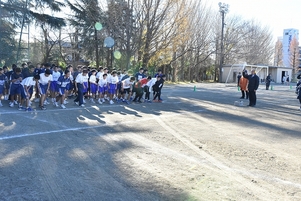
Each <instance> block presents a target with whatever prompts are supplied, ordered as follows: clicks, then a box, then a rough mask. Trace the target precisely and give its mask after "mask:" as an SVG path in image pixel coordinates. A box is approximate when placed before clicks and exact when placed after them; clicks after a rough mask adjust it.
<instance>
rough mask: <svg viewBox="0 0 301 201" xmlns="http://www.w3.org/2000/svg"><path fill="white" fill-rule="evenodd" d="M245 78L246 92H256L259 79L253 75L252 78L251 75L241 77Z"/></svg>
mask: <svg viewBox="0 0 301 201" xmlns="http://www.w3.org/2000/svg"><path fill="white" fill-rule="evenodd" d="M243 76H244V77H245V78H247V79H248V80H249V84H248V90H249V91H254V90H257V89H258V87H259V77H258V76H257V75H256V74H255V75H254V76H253V75H252V74H251V75H243Z"/></svg>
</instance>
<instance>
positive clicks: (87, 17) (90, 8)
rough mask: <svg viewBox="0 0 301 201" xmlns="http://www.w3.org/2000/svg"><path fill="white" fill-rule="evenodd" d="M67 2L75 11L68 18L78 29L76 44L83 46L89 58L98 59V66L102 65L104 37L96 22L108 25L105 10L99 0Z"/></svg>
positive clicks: (84, 52)
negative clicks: (101, 48)
mask: <svg viewBox="0 0 301 201" xmlns="http://www.w3.org/2000/svg"><path fill="white" fill-rule="evenodd" d="M67 4H68V6H69V7H70V9H71V10H72V12H73V15H70V17H69V18H68V20H69V21H70V23H71V25H72V26H73V27H74V28H75V30H76V31H75V32H76V33H75V37H77V38H76V40H75V41H78V44H76V46H77V48H79V47H80V48H82V49H83V54H85V55H86V56H87V57H88V58H89V59H91V60H94V61H96V66H97V67H98V66H99V65H100V55H99V46H100V44H101V43H100V41H101V40H102V39H103V38H102V37H101V34H100V33H99V31H98V30H97V27H95V24H96V23H97V22H98V23H100V22H102V25H103V26H106V19H105V16H104V12H103V11H102V9H101V8H100V6H99V2H98V0H76V1H72V2H71V1H67ZM102 41H103V40H102ZM93 55H94V56H93Z"/></svg>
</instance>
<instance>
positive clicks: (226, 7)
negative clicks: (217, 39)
mask: <svg viewBox="0 0 301 201" xmlns="http://www.w3.org/2000/svg"><path fill="white" fill-rule="evenodd" d="M218 6H219V12H220V13H221V15H222V34H221V55H220V63H219V78H218V81H219V82H222V77H223V64H224V27H225V15H226V13H227V12H228V11H229V5H228V4H225V3H221V2H219V3H218Z"/></svg>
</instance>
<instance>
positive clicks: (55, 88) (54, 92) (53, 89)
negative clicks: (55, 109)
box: [50, 66, 61, 104]
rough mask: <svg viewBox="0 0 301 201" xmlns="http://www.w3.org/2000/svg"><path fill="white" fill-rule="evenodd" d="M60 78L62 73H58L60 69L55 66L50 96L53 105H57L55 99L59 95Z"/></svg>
mask: <svg viewBox="0 0 301 201" xmlns="http://www.w3.org/2000/svg"><path fill="white" fill-rule="evenodd" d="M59 77H61V73H60V72H59V71H58V67H57V66H55V67H54V68H53V71H52V81H51V84H50V94H51V100H52V103H53V104H54V103H55V98H56V95H57V93H58V86H57V80H58V79H59Z"/></svg>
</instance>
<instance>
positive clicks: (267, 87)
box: [265, 73, 272, 90]
mask: <svg viewBox="0 0 301 201" xmlns="http://www.w3.org/2000/svg"><path fill="white" fill-rule="evenodd" d="M271 80H272V79H271V73H269V75H268V76H267V78H266V79H265V89H266V90H269V88H270V84H271Z"/></svg>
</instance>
